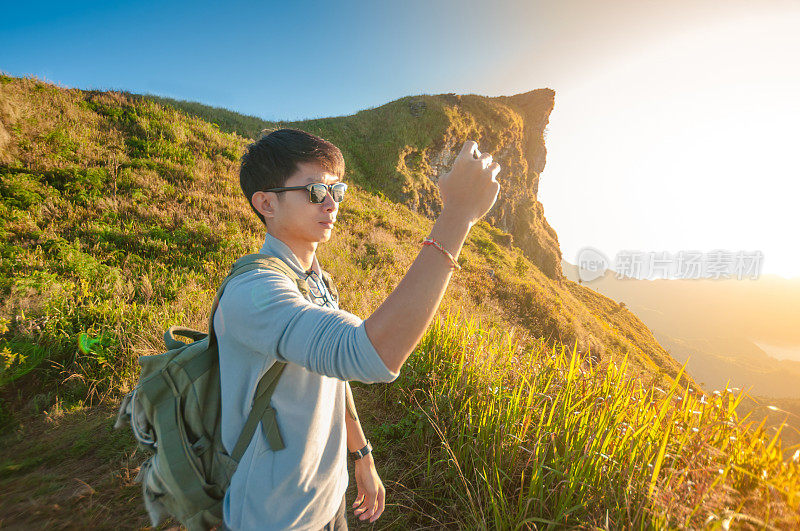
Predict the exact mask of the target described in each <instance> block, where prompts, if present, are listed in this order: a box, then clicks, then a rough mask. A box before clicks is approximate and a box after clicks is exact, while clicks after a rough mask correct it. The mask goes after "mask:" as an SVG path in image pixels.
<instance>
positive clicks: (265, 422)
mask: <svg viewBox="0 0 800 531" xmlns="http://www.w3.org/2000/svg"><path fill="white" fill-rule="evenodd" d="M284 367H286V363H285V362H281V361H276V362H275V363H274V364H273V365H272V367H270V368H269V370H268V371H267V372H266V374H264V376H262V377H261V379H260V380H259V381H258V386H257V387H256V392H255V397H254V399H253V406H252V408H251V409H250V414H249V415H248V416H247V420H246V421H245V423H244V428H242V432H241V433H240V434H239V439H238V440H237V441H236V446H235V447H234V448H233V452H231V457H233V458H234V459H235V460H236V462H239V460H240V459H241V458H242V456H243V455H244V452H245V450H247V447H248V446H250V441H251V440H252V439H253V434H254V433H255V432H256V426H258V423H259V422H261V429H262V430H263V431H264V436H265V437H266V439H267V442H268V443H269V447H270V448H271V449H272V451H273V452H277V451H278V450H283V449H284V448H285V447H286V446H285V445H284V443H283V439H282V438H281V434H280V432H279V431H278V422H277V419H276V418H275V409H274V408H271V407H269V401H270V399H271V398H272V393H273V391H275V387H277V385H278V379H279V378H280V377H281V373H282V372H283V369H284Z"/></svg>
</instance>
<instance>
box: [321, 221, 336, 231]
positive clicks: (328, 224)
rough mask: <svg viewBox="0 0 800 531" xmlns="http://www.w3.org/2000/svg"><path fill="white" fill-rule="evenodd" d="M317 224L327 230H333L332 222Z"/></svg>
mask: <svg viewBox="0 0 800 531" xmlns="http://www.w3.org/2000/svg"><path fill="white" fill-rule="evenodd" d="M319 224H320V225H322V226H323V227H325V228H328V229H332V228H333V221H320V222H319Z"/></svg>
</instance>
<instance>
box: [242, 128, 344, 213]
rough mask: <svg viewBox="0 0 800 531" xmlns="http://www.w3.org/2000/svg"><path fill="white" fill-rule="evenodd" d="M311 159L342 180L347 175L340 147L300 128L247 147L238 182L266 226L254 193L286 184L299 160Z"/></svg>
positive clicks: (273, 134) (281, 132)
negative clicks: (257, 206)
mask: <svg viewBox="0 0 800 531" xmlns="http://www.w3.org/2000/svg"><path fill="white" fill-rule="evenodd" d="M312 161H313V162H317V163H318V164H319V165H320V166H322V168H323V169H324V170H325V171H327V172H328V173H331V174H333V175H336V176H337V177H339V179H342V178H343V177H344V157H343V156H342V152H341V151H340V150H339V148H338V147H336V146H334V145H333V144H331V143H330V142H328V141H327V140H325V139H323V138H320V137H318V136H316V135H313V134H311V133H307V132H305V131H301V130H300V129H278V130H276V131H272V132H271V133H269V134H268V135H266V136H263V137H261V138H260V139H259V140H257V141H256V142H253V143H252V144H250V145H249V146H247V151H246V152H245V154H244V155H243V156H242V164H241V166H240V168H239V184H240V185H241V187H242V192H244V195H245V197H246V198H247V201H248V203H250V208H252V209H253V212H255V213H256V215H257V216H258V219H260V220H261V222H262V223H263V224H264V225H266V224H267V223H266V221H265V220H264V217H263V216H262V215H261V213H260V212H259V211H258V210H256V208H255V207H254V206H253V194H255V193H256V192H259V191H263V190H267V189H269V188H280V187H281V186H284V184H285V183H286V181H287V179H289V177H291V176H292V174H294V173H295V172H296V171H297V163H298V162H312Z"/></svg>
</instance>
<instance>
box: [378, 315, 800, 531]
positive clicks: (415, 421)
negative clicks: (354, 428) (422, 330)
mask: <svg viewBox="0 0 800 531" xmlns="http://www.w3.org/2000/svg"><path fill="white" fill-rule="evenodd" d="M392 390H393V391H394V392H391V393H389V396H386V397H384V400H385V401H386V402H393V401H395V400H396V399H399V400H400V401H401V402H402V404H403V406H404V408H405V410H406V412H407V413H406V415H405V416H403V417H402V418H400V419H399V420H398V421H397V422H395V423H393V424H392V425H390V426H389V427H383V428H382V429H381V430H378V432H377V435H378V436H379V440H378V443H377V444H376V446H380V447H392V446H394V445H396V444H398V443H400V441H402V444H403V445H405V446H407V448H405V449H404V451H403V452H402V454H404V455H403V456H402V457H401V456H393V457H395V458H396V459H405V460H406V461H404V462H409V460H411V461H412V462H420V461H421V456H424V460H422V463H423V464H421V465H419V467H420V468H423V467H424V473H423V472H422V471H419V472H418V473H417V475H418V476H419V477H421V478H423V480H422V482H423V483H422V485H421V486H420V489H419V490H420V491H422V492H425V491H426V490H430V492H435V497H434V499H433V500H431V502H430V503H429V504H425V508H426V511H428V512H430V514H432V515H434V517H435V518H436V519H438V520H439V521H442V522H444V521H448V522H453V523H456V525H454V527H458V528H468V529H478V528H488V529H521V528H533V527H544V526H551V525H555V526H559V527H562V526H582V527H597V528H620V527H625V528H637V529H649V528H662V527H670V528H676V527H679V528H687V527H688V528H698V527H704V526H706V525H708V524H719V523H720V522H722V521H723V520H725V519H728V518H733V520H735V521H736V523H737V524H740V525H741V524H742V523H751V524H755V525H757V526H759V527H761V526H765V525H775V526H780V527H784V526H791V525H797V523H800V520H798V513H797V512H796V511H797V509H798V506H799V505H800V492H798V486H799V485H800V462H798V459H797V457H796V456H795V457H794V459H790V460H788V461H787V460H784V459H783V458H782V455H781V451H780V449H779V448H780V445H779V442H778V433H777V431H775V432H769V431H768V430H765V429H764V427H763V426H756V427H753V426H750V428H749V429H748V422H747V420H746V419H739V418H738V416H737V414H736V408H737V406H738V404H739V402H740V401H741V400H742V398H743V395H734V394H733V393H732V392H727V393H725V394H719V393H717V394H714V395H710V396H707V395H703V394H702V393H700V392H698V391H697V390H696V389H692V388H691V387H689V386H682V385H679V384H677V383H675V384H673V385H672V386H671V387H669V388H659V387H654V386H643V385H642V384H641V382H640V381H639V380H638V379H636V378H633V377H632V375H631V374H629V371H628V366H627V364H626V363H624V362H623V363H622V364H620V365H618V366H617V365H615V364H610V365H607V366H596V367H594V368H592V367H588V366H586V365H584V364H583V363H582V362H581V359H580V356H579V353H578V352H577V351H576V350H574V349H569V348H567V347H564V346H562V347H547V346H544V345H542V344H541V343H540V342H534V343H533V344H525V342H522V341H520V340H519V339H517V338H516V337H515V336H514V334H513V333H509V332H500V331H498V330H497V329H491V328H486V327H484V326H482V325H481V323H480V321H478V320H473V319H468V318H467V319H465V318H464V316H462V315H458V314H453V315H446V316H444V318H442V319H439V320H436V321H435V322H434V323H433V325H432V326H431V328H430V329H429V331H428V332H427V333H426V334H425V336H424V338H423V340H422V341H421V343H420V344H419V346H418V348H417V350H416V351H415V353H414V354H412V356H411V358H410V359H409V362H407V364H406V366H405V367H404V368H403V372H402V373H401V376H400V378H399V379H398V382H397V385H396V387H392ZM428 426H430V427H432V428H433V429H432V430H426V429H424V428H426V427H428ZM398 453H400V452H398ZM415 494H416V492H415ZM781 496H783V497H785V498H784V499H785V500H786V503H787V505H785V506H784V505H782V503H781V502H777V503H776V501H775V500H776V499H779V498H780V497H781ZM414 501H415V502H416V503H420V500H414ZM451 506H455V507H458V510H457V511H448V510H446V509H445V510H443V509H442V508H447V507H451ZM416 523H418V524H423V523H424V519H421V520H419V521H418V522H416Z"/></svg>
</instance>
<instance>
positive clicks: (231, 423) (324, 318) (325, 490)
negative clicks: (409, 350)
mask: <svg viewBox="0 0 800 531" xmlns="http://www.w3.org/2000/svg"><path fill="white" fill-rule="evenodd" d="M259 252H260V253H263V254H268V255H272V256H277V257H278V258H281V259H283V260H284V261H285V262H286V263H287V264H288V265H289V266H290V267H291V268H292V269H294V271H295V272H296V273H297V274H298V275H299V276H300V278H307V275H306V272H305V271H304V270H303V268H302V267H301V266H300V263H299V262H298V260H297V258H296V257H295V255H294V253H293V252H292V250H291V249H290V248H289V246H287V245H286V244H285V243H283V242H282V241H281V240H279V239H277V238H275V237H274V236H272V235H270V234H267V236H266V238H265V240H264V245H263V247H262V248H261V250H260V251H259ZM313 262H314V263H313V266H312V269H313V270H315V271H316V274H312V275H311V276H310V277H308V278H307V280H308V282H309V284H311V285H312V287H313V285H314V284H316V287H313V289H312V293H316V294H317V295H318V296H317V297H314V296H312V298H313V299H314V302H312V301H309V300H308V299H306V298H304V297H303V296H302V294H301V293H300V291H299V290H298V289H297V286H296V284H295V283H294V282H293V281H292V280H291V279H289V278H288V277H287V276H286V275H284V274H282V273H278V272H275V271H270V270H255V271H249V272H247V273H244V274H242V275H240V276H238V277H236V278H234V279H233V280H231V281H230V282H229V283H228V285H227V286H226V287H225V291H224V293H223V295H222V298H221V300H220V304H219V307H218V309H217V312H216V314H215V316H214V330H215V331H216V334H217V338H218V341H219V357H220V378H221V385H222V440H223V443H224V444H225V447H226V448H227V449H228V451H231V450H233V447H234V446H235V445H236V440H237V439H238V437H239V434H240V432H241V430H242V428H243V427H244V423H245V420H246V418H247V415H248V413H249V412H250V407H251V404H252V400H253V394H254V393H255V388H256V385H257V383H258V381H259V379H261V377H262V376H263V375H264V373H265V372H267V370H268V369H269V368H270V367H271V366H272V364H273V363H274V362H275V360H276V359H277V360H280V361H286V362H289V363H288V364H287V365H286V367H285V368H284V370H283V373H282V375H281V378H280V381H279V382H278V385H277V387H276V388H275V392H274V393H273V395H272V401H271V404H272V407H273V408H274V409H275V410H276V411H277V420H278V428H279V430H280V433H281V436H282V437H283V441H284V443H285V445H286V448H284V449H283V450H279V451H277V452H273V451H272V450H270V448H269V445H268V444H267V441H266V438H265V437H264V435H263V433H262V431H261V430H260V429H258V430H256V434H255V435H254V436H253V440H252V441H251V442H250V446H249V447H248V448H247V450H246V451H245V453H244V456H242V459H241V461H240V462H239V467H238V468H237V469H236V473H235V474H234V475H233V478H232V480H231V484H230V487H229V488H228V491H227V493H226V495H225V501H224V509H223V512H224V518H225V525H226V526H228V527H229V528H230V529H236V530H239V529H242V530H251V529H252V530H256V529H257V530H264V531H267V530H279V529H280V530H283V529H298V530H299V529H302V530H310V531H318V530H319V529H320V528H321V527H323V526H324V525H325V524H327V523H328V522H329V521H330V520H331V519H332V518H333V517H334V515H335V514H336V511H337V509H338V508H339V505H340V504H341V502H342V497H343V496H344V493H345V490H346V489H347V483H348V480H349V476H348V473H347V444H346V442H347V439H346V429H345V423H344V415H345V382H346V381H347V380H356V381H361V382H365V383H374V382H391V381H393V380H394V379H395V378H397V376H398V373H395V372H392V371H390V370H389V369H388V368H387V367H386V364H385V363H384V362H383V360H382V359H381V358H380V356H378V353H377V352H376V351H375V348H374V347H373V346H372V343H371V342H370V340H369V338H368V337H367V333H366V331H365V329H364V321H363V320H362V319H361V318H359V317H357V316H355V315H353V314H351V313H349V312H346V311H344V310H340V309H339V307H338V304H337V303H336V302H335V301H334V300H333V298H332V297H331V295H330V293H329V292H328V290H327V289H326V287H325V285H324V282H322V280H321V277H320V276H319V263H318V262H317V258H316V256H314V260H313Z"/></svg>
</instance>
